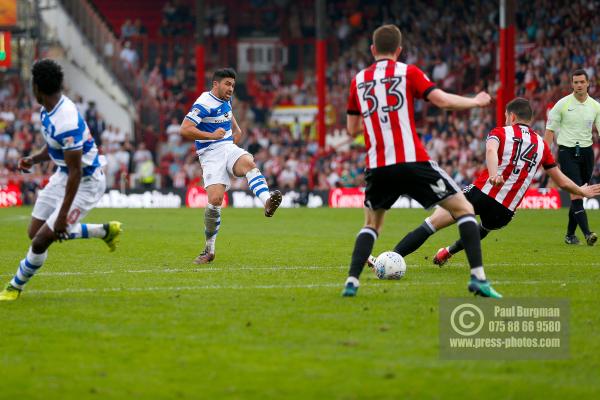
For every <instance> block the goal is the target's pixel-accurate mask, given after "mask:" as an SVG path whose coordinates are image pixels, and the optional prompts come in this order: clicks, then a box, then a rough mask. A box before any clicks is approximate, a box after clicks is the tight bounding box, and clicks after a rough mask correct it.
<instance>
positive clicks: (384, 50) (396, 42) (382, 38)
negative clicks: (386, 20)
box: [373, 24, 402, 54]
mask: <svg viewBox="0 0 600 400" xmlns="http://www.w3.org/2000/svg"><path fill="white" fill-rule="evenodd" d="M373 44H374V45H375V49H376V50H377V53H379V54H392V53H394V52H395V51H396V49H397V48H398V47H400V46H401V45H402V33H400V29H398V27H397V26H396V25H392V24H389V25H382V26H380V27H379V28H377V29H375V32H373Z"/></svg>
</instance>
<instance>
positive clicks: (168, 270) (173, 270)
mask: <svg viewBox="0 0 600 400" xmlns="http://www.w3.org/2000/svg"><path fill="white" fill-rule="evenodd" d="M564 265H565V264H562V263H560V264H559V263H556V264H551V263H529V264H518V266H523V267H541V266H548V267H552V266H564ZM505 266H515V264H514V263H500V264H486V267H505ZM582 266H590V267H596V266H600V263H591V264H583V265H582ZM427 267H430V266H429V265H418V264H417V265H414V264H413V265H412V266H410V265H409V269H411V268H427ZM431 267H433V266H431ZM461 267H466V264H463V263H455V264H452V265H450V266H447V267H444V268H442V269H446V268H461ZM345 269H347V267H346V266H338V267H319V266H307V267H301V266H296V267H294V266H292V267H227V266H223V267H205V268H190V269H185V268H165V269H124V270H104V271H45V270H41V271H40V273H39V274H37V276H92V275H112V274H157V275H160V274H173V273H197V272H235V271H327V270H345ZM0 276H2V277H12V276H13V274H10V273H5V274H0Z"/></svg>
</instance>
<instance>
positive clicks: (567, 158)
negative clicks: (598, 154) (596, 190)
mask: <svg viewBox="0 0 600 400" xmlns="http://www.w3.org/2000/svg"><path fill="white" fill-rule="evenodd" d="M558 163H559V164H560V170H561V171H562V172H563V174H565V175H566V176H568V177H569V179H571V180H572V181H573V182H575V183H576V184H577V185H579V186H581V185H583V184H585V183H589V181H590V179H592V174H593V172H594V150H593V149H592V146H589V147H581V148H579V155H578V154H577V149H576V148H575V147H566V146H558Z"/></svg>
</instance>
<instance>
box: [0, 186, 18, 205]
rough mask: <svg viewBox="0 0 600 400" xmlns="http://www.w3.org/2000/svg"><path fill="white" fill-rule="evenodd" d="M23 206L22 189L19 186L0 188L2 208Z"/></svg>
mask: <svg viewBox="0 0 600 400" xmlns="http://www.w3.org/2000/svg"><path fill="white" fill-rule="evenodd" d="M22 204H23V201H22V199H21V189H20V188H19V187H18V186H17V185H12V184H10V185H7V186H0V208H4V207H15V206H20V205H22Z"/></svg>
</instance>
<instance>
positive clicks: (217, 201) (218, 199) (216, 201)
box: [208, 196, 223, 207]
mask: <svg viewBox="0 0 600 400" xmlns="http://www.w3.org/2000/svg"><path fill="white" fill-rule="evenodd" d="M208 202H209V203H210V204H212V205H213V206H215V207H221V205H222V204H223V196H219V197H209V199H208Z"/></svg>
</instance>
